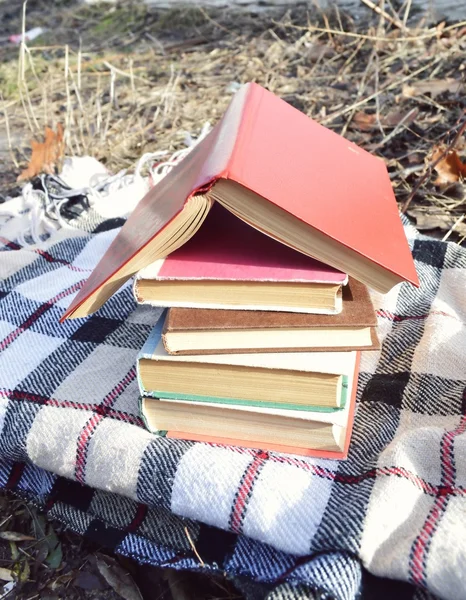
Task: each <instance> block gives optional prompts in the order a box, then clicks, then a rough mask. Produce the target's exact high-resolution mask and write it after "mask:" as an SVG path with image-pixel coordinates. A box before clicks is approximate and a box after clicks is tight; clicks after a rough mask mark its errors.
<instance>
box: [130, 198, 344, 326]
mask: <svg viewBox="0 0 466 600" xmlns="http://www.w3.org/2000/svg"><path fill="white" fill-rule="evenodd" d="M347 281H348V278H347V275H346V274H345V273H342V272H341V271H338V270H336V269H334V268H333V267H329V266H327V265H324V264H323V263H321V262H318V261H317V260H314V259H313V258H310V257H308V256H305V255H304V254H301V253H300V252H297V251H295V250H293V249H291V248H289V247H288V246H284V245H283V244H280V243H279V242H277V241H275V240H274V239H272V238H271V237H269V236H267V235H264V234H263V233H262V232H259V231H257V230H256V229H254V228H253V227H252V226H250V225H248V224H246V223H244V222H243V221H241V220H240V219H238V218H237V217H235V216H234V215H232V214H231V213H230V212H229V211H227V210H226V209H224V208H223V207H221V206H220V205H218V204H216V205H214V207H213V208H212V210H211V211H210V213H209V215H208V217H207V218H206V221H205V223H204V224H203V226H202V227H201V229H200V230H199V231H198V232H197V234H196V235H195V236H194V237H192V238H191V239H190V240H189V241H188V242H187V243H186V244H184V245H183V246H182V247H181V248H179V249H178V250H176V251H175V252H173V253H172V254H170V255H169V256H168V257H166V258H163V259H161V260H158V261H156V262H154V263H152V264H151V265H149V266H148V267H146V268H144V269H143V270H142V271H140V272H139V273H138V274H137V277H136V281H135V286H134V293H135V297H136V299H137V300H138V302H140V303H143V304H145V303H147V304H151V305H153V306H170V307H174V306H176V307H184V308H224V309H225V308H226V309H228V308H231V309H236V310H238V309H249V310H285V311H290V312H315V313H323V314H335V313H338V312H339V311H340V310H341V286H342V285H345V284H346V283H347Z"/></svg>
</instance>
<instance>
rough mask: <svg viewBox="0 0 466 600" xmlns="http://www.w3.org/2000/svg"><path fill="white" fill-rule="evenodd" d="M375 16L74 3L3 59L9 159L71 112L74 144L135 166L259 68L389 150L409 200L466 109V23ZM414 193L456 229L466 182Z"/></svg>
mask: <svg viewBox="0 0 466 600" xmlns="http://www.w3.org/2000/svg"><path fill="white" fill-rule="evenodd" d="M99 10H100V12H99ZM372 15H373V18H372V19H371V20H370V21H367V22H365V23H359V24H356V23H355V22H354V21H353V20H352V19H351V18H350V17H348V16H347V15H342V14H340V13H339V12H338V11H337V10H336V9H335V10H333V11H330V12H329V13H323V12H321V11H318V10H317V9H316V10H315V11H313V12H312V13H310V12H307V11H304V10H296V11H291V12H287V13H286V14H278V13H264V14H261V15H248V14H246V13H244V12H242V13H232V12H229V11H216V12H212V11H211V12H206V11H204V10H202V9H195V8H190V9H188V8H187V9H177V10H174V11H171V12H165V13H163V12H162V13H157V12H150V11H148V9H146V8H144V7H143V6H141V5H136V7H134V6H133V7H132V8H125V6H124V5H123V6H120V7H117V8H110V9H107V10H106V11H102V9H95V8H93V9H90V8H85V7H82V6H81V7H78V6H75V5H74V4H72V3H71V4H70V5H69V6H67V7H66V8H64V9H61V11H58V12H57V15H56V17H55V21H56V23H57V25H56V26H55V27H54V30H53V32H49V33H48V34H47V35H46V36H45V39H42V40H39V41H38V42H37V43H36V44H35V45H29V46H23V48H22V49H20V51H19V57H15V58H14V59H13V58H12V59H11V60H9V61H8V62H6V63H4V64H3V66H2V67H1V68H0V80H3V82H4V83H3V85H2V88H3V89H4V90H5V91H4V93H3V99H2V101H1V102H0V105H2V110H1V114H2V118H1V121H0V126H4V127H5V129H6V126H7V125H8V129H9V136H10V139H11V146H12V147H11V150H10V152H9V160H10V164H9V165H8V160H7V161H6V163H7V166H8V168H9V170H10V172H11V173H14V174H17V172H18V168H19V165H21V164H23V163H25V162H26V160H27V158H28V139H29V138H30V137H31V136H40V135H41V133H42V132H43V130H44V127H45V125H52V126H54V125H55V124H56V123H58V122H63V124H64V125H65V127H66V145H67V152H68V153H70V154H85V153H89V154H92V155H94V156H96V157H97V158H98V159H100V160H102V161H104V162H105V163H106V164H107V165H108V167H109V168H110V169H112V170H115V171H116V170H119V169H121V168H131V167H132V166H133V165H134V163H135V161H136V160H137V159H138V158H139V157H140V156H141V154H142V153H144V152H146V151H154V150H159V149H167V150H173V149H176V148H178V147H181V146H183V143H184V139H185V135H186V132H190V133H193V134H196V132H198V131H199V130H200V128H201V127H202V125H203V124H204V123H205V122H206V121H210V122H215V121H216V120H217V119H218V118H219V117H220V115H221V114H222V112H223V111H224V109H225V107H226V106H227V104H228V102H229V100H230V98H231V94H232V92H233V91H234V90H235V89H236V87H237V85H238V84H239V83H242V82H246V81H250V80H255V81H257V82H259V83H261V84H263V85H265V86H267V87H268V88H269V89H270V90H271V91H273V92H274V93H276V94H278V95H279V96H281V97H282V98H285V99H286V100H287V101H288V102H290V103H291V104H293V105H294V106H296V107H297V108H299V109H300V110H302V111H304V112H305V113H306V114H308V115H309V116H311V117H312V118H314V119H316V120H318V121H320V122H321V123H323V124H324V125H326V126H327V127H330V128H332V129H334V130H335V131H337V132H338V133H342V134H343V135H346V136H347V137H348V138H350V139H352V140H353V141H355V142H356V143H358V144H360V145H361V146H363V147H365V148H366V149H368V150H369V151H371V152H373V153H375V154H377V155H379V156H380V157H382V158H383V159H384V160H385V162H386V164H387V166H388V168H389V171H390V173H391V177H392V180H393V184H394V187H395V191H396V194H397V197H398V200H399V201H400V203H401V204H404V203H405V202H406V200H407V199H408V198H409V197H410V194H411V192H412V191H413V187H414V186H415V185H416V181H417V180H418V178H419V177H420V176H421V175H422V174H423V172H424V170H425V168H426V166H425V162H426V158H428V156H429V154H430V153H431V150H432V148H433V147H434V146H435V145H437V144H439V143H440V142H446V143H448V142H449V141H450V140H451V139H452V138H453V136H454V134H455V132H456V131H457V130H458V128H459V127H460V125H461V123H462V120H463V119H464V113H465V108H466V102H465V99H464V97H465V95H464V89H465V84H464V83H462V82H463V78H464V69H465V66H466V65H465V63H464V50H465V49H466V33H465V32H466V23H450V24H446V23H440V24H437V25H436V26H427V25H426V23H425V20H424V18H423V15H417V16H415V17H413V19H411V20H410V19H408V16H409V15H407V14H400V15H397V14H396V13H392V14H391V15H390V14H388V13H387V12H385V13H383V14H378V13H376V12H373V13H372ZM28 23H30V25H31V26H32V25H36V24H37V22H32V17H31V16H29V21H28ZM70 31H73V36H71V37H70V39H69V40H68V42H69V43H68V44H63V42H64V41H65V40H66V35H67V32H68V34H69V32H70ZM79 39H80V40H81V42H80V43H79V41H78V40H79ZM39 44H41V45H39ZM45 44H46V45H45ZM9 52H10V53H11V50H9ZM426 83H427V86H426ZM458 143H459V145H460V147H461V144H462V140H461V139H460V140H459V142H458ZM335 169H336V170H338V165H335ZM409 200H410V211H411V210H414V212H412V213H411V214H412V215H419V214H420V213H419V211H421V213H427V214H428V215H430V216H431V217H432V214H434V213H438V214H441V215H442V219H443V221H442V220H438V223H437V224H440V225H441V226H442V227H443V228H447V229H449V228H450V225H451V223H453V222H455V221H456V220H458V219H459V218H461V215H462V214H463V209H464V205H463V201H464V188H463V186H462V185H461V184H458V185H456V186H451V187H450V189H446V190H445V189H439V188H436V187H435V186H433V184H432V183H431V178H430V177H426V178H425V180H424V182H423V185H421V186H420V187H419V189H417V190H416V194H415V197H414V198H413V199H412V202H411V199H410V198H409ZM416 211H417V212H416ZM434 219H435V214H434ZM434 224H435V223H434ZM462 227H463V228H465V226H464V225H462ZM460 230H461V231H463V230H462V229H461V227H460ZM464 233H465V234H466V230H465V231H464Z"/></svg>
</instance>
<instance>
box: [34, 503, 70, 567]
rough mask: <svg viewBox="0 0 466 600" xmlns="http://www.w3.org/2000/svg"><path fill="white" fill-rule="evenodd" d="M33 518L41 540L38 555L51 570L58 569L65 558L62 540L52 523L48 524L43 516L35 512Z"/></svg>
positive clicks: (35, 529)
mask: <svg viewBox="0 0 466 600" xmlns="http://www.w3.org/2000/svg"><path fill="white" fill-rule="evenodd" d="M32 517H33V520H34V533H35V534H36V536H37V539H38V540H39V542H38V555H40V559H41V562H42V561H43V562H45V564H46V565H47V566H49V567H50V568H51V569H58V567H59V566H60V564H61V561H62V558H63V550H62V546H61V543H60V540H59V539H58V537H57V534H56V533H55V530H54V529H53V527H52V525H51V523H48V522H47V521H46V520H45V518H44V516H43V515H39V514H38V513H37V512H36V511H34V512H33V513H32ZM36 565H37V559H36ZM37 566H38V565H37Z"/></svg>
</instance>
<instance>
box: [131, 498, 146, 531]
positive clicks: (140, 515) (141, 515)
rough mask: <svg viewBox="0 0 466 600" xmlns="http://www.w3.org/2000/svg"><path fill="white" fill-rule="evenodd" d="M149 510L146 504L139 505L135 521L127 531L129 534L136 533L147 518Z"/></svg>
mask: <svg viewBox="0 0 466 600" xmlns="http://www.w3.org/2000/svg"><path fill="white" fill-rule="evenodd" d="M148 510H149V508H148V506H146V505H145V504H138V508H137V510H136V514H135V515H134V519H133V520H132V521H131V523H130V524H129V525H128V527H127V531H128V532H129V533H134V532H135V531H137V529H138V528H139V527H140V526H141V524H142V522H143V521H144V519H145V518H146V515H147V512H148Z"/></svg>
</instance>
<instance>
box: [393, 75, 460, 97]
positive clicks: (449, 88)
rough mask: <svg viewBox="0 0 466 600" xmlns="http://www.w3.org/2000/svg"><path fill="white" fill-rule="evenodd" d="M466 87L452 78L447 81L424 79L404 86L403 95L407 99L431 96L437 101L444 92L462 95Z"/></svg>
mask: <svg viewBox="0 0 466 600" xmlns="http://www.w3.org/2000/svg"><path fill="white" fill-rule="evenodd" d="M465 87H466V86H465V84H464V83H463V82H462V81H458V80H457V79H453V78H451V77H449V78H447V79H423V80H421V81H416V82H414V83H413V84H412V85H404V86H403V89H402V92H401V93H402V95H403V96H404V97H405V98H413V97H415V96H423V95H425V94H430V95H431V98H432V99H435V98H436V97H437V96H439V95H440V94H443V93H444V92H450V93H451V94H460V93H462V92H464V90H465Z"/></svg>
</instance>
